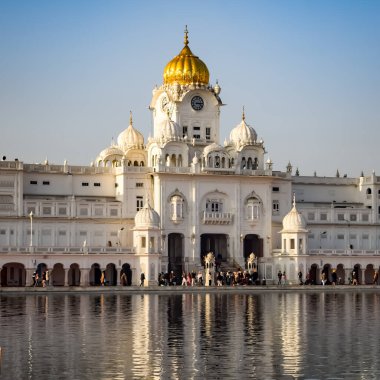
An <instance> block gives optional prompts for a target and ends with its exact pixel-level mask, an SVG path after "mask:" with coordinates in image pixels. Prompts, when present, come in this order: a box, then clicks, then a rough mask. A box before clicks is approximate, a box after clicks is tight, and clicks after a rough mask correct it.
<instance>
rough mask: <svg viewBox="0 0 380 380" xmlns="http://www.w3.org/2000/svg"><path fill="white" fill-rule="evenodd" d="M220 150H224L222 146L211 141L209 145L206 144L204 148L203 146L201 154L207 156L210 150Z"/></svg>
mask: <svg viewBox="0 0 380 380" xmlns="http://www.w3.org/2000/svg"><path fill="white" fill-rule="evenodd" d="M220 151H222V152H225V149H224V147H222V146H221V145H218V144H217V143H212V144H210V145H207V146H206V148H204V150H203V155H204V156H207V155H208V154H209V153H211V152H220Z"/></svg>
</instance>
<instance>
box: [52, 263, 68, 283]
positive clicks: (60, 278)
mask: <svg viewBox="0 0 380 380" xmlns="http://www.w3.org/2000/svg"><path fill="white" fill-rule="evenodd" d="M51 281H53V285H54V286H64V285H65V270H64V269H63V264H60V263H58V264H54V267H53V270H52V272H51ZM51 281H50V282H51Z"/></svg>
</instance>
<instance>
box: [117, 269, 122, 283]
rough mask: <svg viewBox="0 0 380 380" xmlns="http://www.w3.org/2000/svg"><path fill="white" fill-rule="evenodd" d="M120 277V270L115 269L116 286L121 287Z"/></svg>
mask: <svg viewBox="0 0 380 380" xmlns="http://www.w3.org/2000/svg"><path fill="white" fill-rule="evenodd" d="M120 276H121V268H117V269H116V286H119V285H121V282H120Z"/></svg>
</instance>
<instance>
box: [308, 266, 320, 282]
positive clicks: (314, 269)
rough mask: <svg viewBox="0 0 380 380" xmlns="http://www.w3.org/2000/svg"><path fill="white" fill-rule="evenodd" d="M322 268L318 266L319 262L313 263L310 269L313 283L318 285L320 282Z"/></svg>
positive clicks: (310, 277)
mask: <svg viewBox="0 0 380 380" xmlns="http://www.w3.org/2000/svg"><path fill="white" fill-rule="evenodd" d="M319 272H320V270H319V267H318V264H312V266H311V268H310V271H309V279H310V284H311V285H317V284H319V279H320V273H319Z"/></svg>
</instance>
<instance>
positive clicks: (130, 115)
mask: <svg viewBox="0 0 380 380" xmlns="http://www.w3.org/2000/svg"><path fill="white" fill-rule="evenodd" d="M129 125H133V120H132V111H129Z"/></svg>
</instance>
